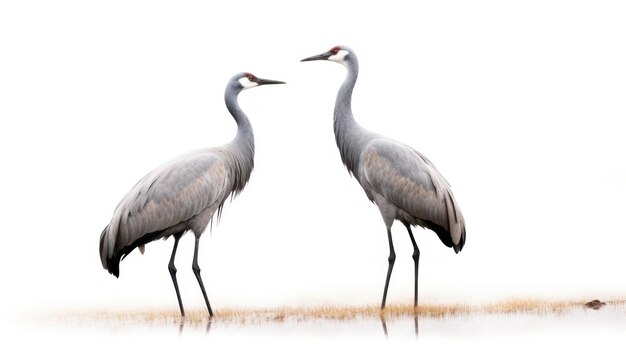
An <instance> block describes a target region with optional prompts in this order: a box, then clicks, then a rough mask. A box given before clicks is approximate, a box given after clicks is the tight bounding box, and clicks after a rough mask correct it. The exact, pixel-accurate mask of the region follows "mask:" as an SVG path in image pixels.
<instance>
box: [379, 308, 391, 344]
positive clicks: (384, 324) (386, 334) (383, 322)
mask: <svg viewBox="0 0 626 351" xmlns="http://www.w3.org/2000/svg"><path fill="white" fill-rule="evenodd" d="M380 323H381V324H382V325H383V332H384V333H385V338H387V339H389V333H388V332H387V322H386V321H385V316H383V315H382V314H381V315H380Z"/></svg>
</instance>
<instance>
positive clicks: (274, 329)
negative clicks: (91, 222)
mask: <svg viewBox="0 0 626 351" xmlns="http://www.w3.org/2000/svg"><path fill="white" fill-rule="evenodd" d="M85 316H86V315H82V316H81V315H69V316H65V317H63V318H42V319H39V320H37V321H30V322H29V323H26V324H27V325H28V326H27V328H26V329H22V332H25V333H24V334H26V335H35V334H34V333H32V331H35V332H37V333H36V335H48V336H49V338H48V339H46V337H43V339H41V340H50V341H51V342H54V340H62V343H63V345H66V346H67V347H70V348H72V346H75V347H76V348H79V347H84V346H85V345H89V346H90V347H95V348H96V349H98V348H102V349H104V348H107V349H110V347H109V346H111V345H110V343H114V344H118V343H123V344H133V343H137V344H138V346H146V345H152V346H153V348H157V349H161V348H162V349H167V348H169V346H168V345H179V346H180V344H190V345H192V346H194V345H195V346H197V345H204V344H207V345H208V344H210V345H213V346H217V345H220V346H228V345H230V346H233V345H240V346H246V347H247V346H254V345H257V344H258V343H259V342H260V341H263V342H265V341H271V342H272V345H275V347H277V348H279V349H282V348H285V349H290V348H293V347H298V348H299V349H302V348H305V349H307V348H309V349H313V348H315V349H319V347H324V346H323V345H324V344H327V343H331V344H332V345H341V344H346V345H359V347H360V348H368V347H375V346H376V345H383V346H384V345H388V344H389V343H392V344H398V345H408V346H409V347H410V345H413V346H415V345H416V344H418V345H429V348H430V347H431V346H432V347H434V348H437V347H443V348H447V346H452V345H462V346H463V347H470V348H480V349H499V348H500V347H502V346H506V348H507V349H527V348H528V347H534V346H546V345H553V346H559V347H562V346H570V347H577V348H578V347H583V346H584V347H587V348H590V347H597V346H598V345H602V349H624V348H625V347H626V306H624V305H607V306H605V307H603V308H601V309H600V310H592V309H587V308H584V307H573V308H570V309H567V310H565V311H560V312H556V313H552V312H548V313H546V312H515V313H470V314H459V315H449V316H444V317H418V318H414V317H412V316H396V317H391V318H390V317H387V318H386V319H384V320H383V319H380V318H378V317H356V318H352V319H344V320H340V319H325V318H300V319H298V318H295V317H285V318H273V319H267V320H256V321H251V322H250V321H245V320H237V319H230V320H220V319H214V320H209V319H208V318H207V319H199V320H196V321H193V322H189V321H187V322H185V320H184V319H182V318H165V319H159V318H156V319H151V320H141V319H133V318H122V319H111V318H97V317H93V315H92V317H85ZM85 336H88V337H87V339H85ZM26 338H28V337H27V336H26ZM67 340H71V342H70V343H66V341H67ZM303 341H306V343H305V344H303ZM28 342H35V343H36V342H37V340H36V339H31V340H28ZM107 345H108V346H107ZM446 345H447V346H446Z"/></svg>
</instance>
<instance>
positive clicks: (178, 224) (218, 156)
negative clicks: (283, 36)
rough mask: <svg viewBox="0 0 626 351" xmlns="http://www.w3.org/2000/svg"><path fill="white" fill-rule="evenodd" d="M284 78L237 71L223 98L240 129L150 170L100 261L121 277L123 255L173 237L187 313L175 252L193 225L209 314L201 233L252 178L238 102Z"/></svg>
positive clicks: (116, 218)
mask: <svg viewBox="0 0 626 351" xmlns="http://www.w3.org/2000/svg"><path fill="white" fill-rule="evenodd" d="M265 84H284V83H283V82H279V81H274V80H268V79H261V78H257V77H255V76H254V75H252V74H250V73H239V74H236V75H235V76H233V77H232V78H231V79H230V81H229V82H228V85H227V86H226V92H225V94H224V99H225V101H226V107H227V108H228V111H229V112H230V113H231V114H232V116H233V118H234V119H235V122H237V134H236V136H235V138H234V139H233V140H232V141H231V142H230V143H228V144H225V145H223V146H220V147H213V148H206V149H201V150H196V151H193V152H190V153H188V154H185V155H182V156H180V157H178V158H175V159H173V160H171V161H169V162H167V163H165V164H163V165H162V166H160V167H158V168H156V169H154V170H153V171H152V172H150V173H148V174H147V175H146V176H145V177H143V178H142V179H141V180H139V182H138V183H137V184H136V185H135V186H134V187H133V188H132V189H131V190H130V192H129V193H128V194H126V196H125V197H124V198H123V199H122V201H121V202H120V203H119V205H117V207H116V208H115V211H114V213H113V218H112V219H111V222H110V223H109V225H108V226H107V227H106V228H104V231H102V234H101V236H100V259H101V260H102V266H103V267H104V268H105V269H106V270H108V271H109V272H110V273H111V274H113V275H114V276H116V277H119V264H120V260H121V259H123V258H124V257H126V256H127V255H128V254H129V253H131V252H132V251H133V250H134V249H135V248H137V247H138V248H139V251H141V253H143V251H144V245H145V244H147V243H149V242H151V241H153V240H157V239H167V238H168V237H170V236H173V237H174V248H173V250H172V256H171V257H170V261H169V266H168V268H169V271H170V275H171V276H172V281H173V283H174V289H175V290H176V297H177V298H178V305H179V307H180V313H181V315H182V316H184V315H185V310H184V309H183V303H182V300H181V298H180V292H179V291H178V282H177V280H176V267H175V266H174V257H175V256H176V249H177V247H178V241H179V240H180V238H181V236H182V235H183V234H184V233H185V232H187V231H191V232H193V234H194V235H195V238H196V242H195V248H194V253H193V264H192V268H193V272H194V274H195V276H196V279H197V280H198V284H199V285H200V289H201V290H202V295H203V296H204V301H205V303H206V306H207V309H208V310H209V315H210V316H213V310H212V309H211V305H210V304H209V299H208V298H207V294H206V291H205V289H204V284H202V278H201V277H200V267H199V266H198V243H199V242H200V236H201V235H202V233H203V232H204V230H205V229H206V227H207V225H208V223H209V222H210V221H211V219H212V218H213V215H214V214H215V212H217V215H218V217H219V215H220V213H221V210H222V206H224V201H225V200H226V199H227V198H228V197H229V196H236V195H237V194H239V192H241V191H242V190H243V188H244V187H245V185H246V183H247V182H248V180H249V179H250V173H251V172H252V168H253V167H254V134H253V132H252V126H251V124H250V121H249V120H248V117H246V115H245V114H244V113H243V111H242V110H241V108H240V107H239V104H238V102H237V96H238V95H239V93H240V92H241V91H242V90H244V89H247V88H252V87H255V86H259V85H265Z"/></svg>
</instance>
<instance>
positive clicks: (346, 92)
mask: <svg viewBox="0 0 626 351" xmlns="http://www.w3.org/2000/svg"><path fill="white" fill-rule="evenodd" d="M346 58H347V61H346V68H347V69H348V75H347V77H346V79H345V81H344V82H343V84H342V85H341V88H339V92H338V93H337V100H336V101H335V116H334V119H333V122H334V129H335V141H336V142H337V147H338V148H339V153H340V154H341V160H342V161H343V164H344V165H346V167H347V168H348V171H350V173H352V174H353V175H355V176H356V173H357V170H358V167H359V158H360V156H361V155H360V151H361V147H362V145H363V144H364V143H365V142H366V141H367V140H369V138H368V136H369V135H370V133H369V132H368V131H367V130H365V129H364V128H362V127H361V126H360V125H359V124H358V123H356V121H355V120H354V116H352V90H354V85H355V83H356V79H357V77H358V75H359V61H358V60H357V58H356V55H355V54H354V53H350V54H349V56H347V57H346Z"/></svg>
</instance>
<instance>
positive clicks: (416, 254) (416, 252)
mask: <svg viewBox="0 0 626 351" xmlns="http://www.w3.org/2000/svg"><path fill="white" fill-rule="evenodd" d="M404 225H405V226H406V230H408V231H409V237H410V238H411V243H412V244H413V261H414V262H415V294H414V296H415V298H414V299H413V307H417V272H418V270H419V263H420V249H419V248H418V247H417V244H416V243H415V238H414V237H413V232H412V231H411V226H410V225H409V224H406V223H405V224H404Z"/></svg>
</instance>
